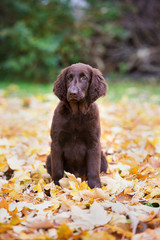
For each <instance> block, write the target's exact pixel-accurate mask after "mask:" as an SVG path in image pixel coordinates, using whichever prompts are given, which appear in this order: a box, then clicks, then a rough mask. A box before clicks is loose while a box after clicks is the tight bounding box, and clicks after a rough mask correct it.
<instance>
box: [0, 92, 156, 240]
mask: <svg viewBox="0 0 160 240" xmlns="http://www.w3.org/2000/svg"><path fill="white" fill-rule="evenodd" d="M55 106H56V100H55V98H54V96H53V95H50V94H47V95H40V96H31V97H25V98H18V97H16V96H14V97H10V98H8V97H6V92H5V91H2V92H1V96H0V239H11V240H12V239H16V240H18V239H22V240H23V239H37V240H38V239H61V240H63V239H75V240H78V239H83V240H87V239H93V240H96V239H102V240H103V239H105V240H107V239H108V240H114V239H121V240H124V239H132V240H144V239H149V240H152V239H154V240H156V239H160V207H159V206H160V105H158V104H153V103H149V102H148V103H147V102H141V103H139V100H138V99H137V100H128V98H126V97H124V98H123V99H122V100H121V101H119V102H117V103H115V102H108V101H106V100H101V101H100V102H99V109H100V114H101V128H102V136H101V143H102V148H103V150H104V151H105V152H106V157H107V160H108V162H109V168H108V171H107V173H106V174H101V182H102V186H103V187H102V188H101V189H98V188H96V189H93V190H91V189H89V187H88V185H87V182H82V181H81V180H80V179H76V178H75V177H74V176H73V175H71V174H70V173H67V172H66V173H65V175H64V178H63V179H62V180H61V182H60V183H61V187H58V186H55V185H54V183H53V182H51V179H50V176H49V175H48V174H47V172H46V169H45V167H44V165H45V160H46V156H47V154H48V153H49V150H50V136H49V130H50V124H51V119H52V115H53V111H54V109H55ZM93 158H94V156H93Z"/></svg>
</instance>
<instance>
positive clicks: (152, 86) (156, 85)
mask: <svg viewBox="0 0 160 240" xmlns="http://www.w3.org/2000/svg"><path fill="white" fill-rule="evenodd" d="M108 82H109V83H108V85H109V89H108V93H107V96H106V98H107V99H108V100H110V101H118V100H120V99H121V98H122V97H124V96H126V97H128V98H131V99H134V98H136V99H137V98H138V99H139V100H140V101H152V102H156V103H160V82H154V81H150V82H149V81H148V80H147V81H144V80H142V81H135V80H133V79H131V78H129V79H128V78H127V79H125V78H124V80H119V81H117V80H116V79H111V80H109V81H108ZM52 89H53V84H36V83H31V82H16V83H12V82H11V81H5V82H0V90H1V91H2V92H3V94H4V95H5V96H8V97H9V96H13V95H14V96H15V95H16V96H19V97H27V96H29V95H41V94H48V93H52Z"/></svg>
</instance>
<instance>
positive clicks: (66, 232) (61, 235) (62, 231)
mask: <svg viewBox="0 0 160 240" xmlns="http://www.w3.org/2000/svg"><path fill="white" fill-rule="evenodd" d="M72 234H73V232H72V230H71V229H70V228H69V227H68V225H67V224H65V223H63V224H62V225H61V226H60V227H59V229H58V230H57V235H58V239H61V240H67V239H69V238H70V237H71V236H72Z"/></svg>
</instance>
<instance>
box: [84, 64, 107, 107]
mask: <svg viewBox="0 0 160 240" xmlns="http://www.w3.org/2000/svg"><path fill="white" fill-rule="evenodd" d="M107 89H108V86H107V83H106V82H105V80H104V78H103V75H102V73H101V72H100V71H99V70H98V69H96V68H92V76H91V83H90V87H89V92H88V103H89V104H91V103H93V102H94V101H96V100H97V99H98V98H99V97H101V96H104V95H105V94H106V92H107Z"/></svg>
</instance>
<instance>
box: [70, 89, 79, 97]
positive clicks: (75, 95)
mask: <svg viewBox="0 0 160 240" xmlns="http://www.w3.org/2000/svg"><path fill="white" fill-rule="evenodd" d="M77 95H78V90H77V89H76V88H72V89H70V91H69V96H70V97H73V98H75V97H77Z"/></svg>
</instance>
